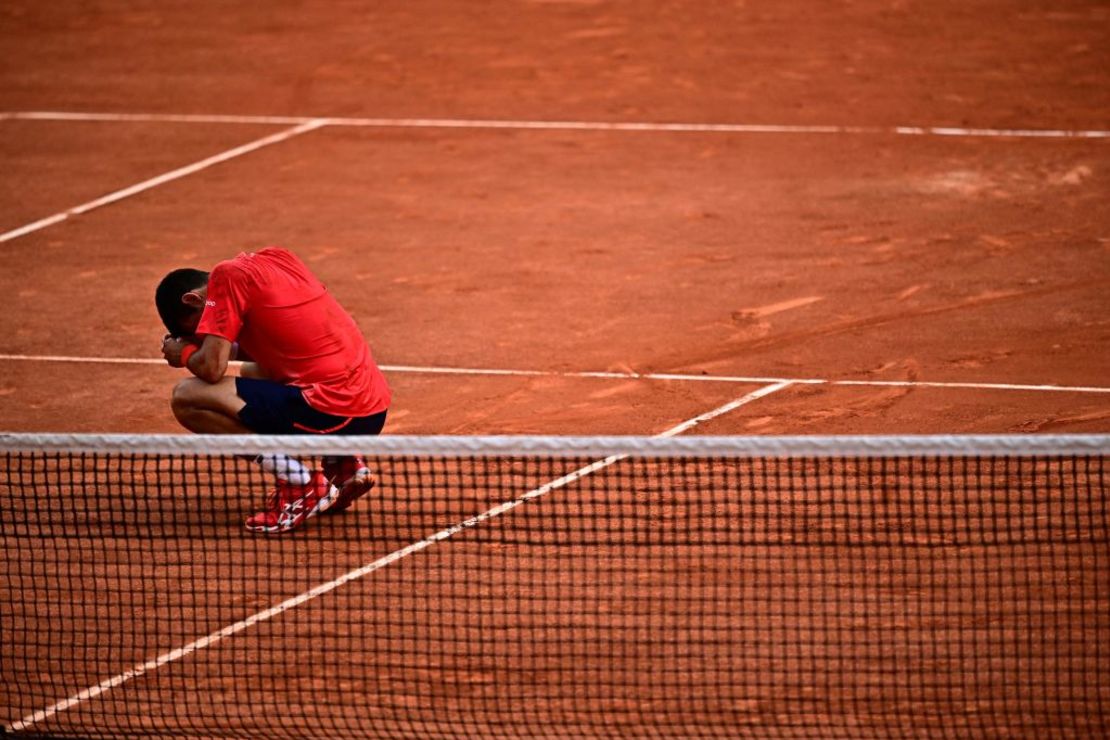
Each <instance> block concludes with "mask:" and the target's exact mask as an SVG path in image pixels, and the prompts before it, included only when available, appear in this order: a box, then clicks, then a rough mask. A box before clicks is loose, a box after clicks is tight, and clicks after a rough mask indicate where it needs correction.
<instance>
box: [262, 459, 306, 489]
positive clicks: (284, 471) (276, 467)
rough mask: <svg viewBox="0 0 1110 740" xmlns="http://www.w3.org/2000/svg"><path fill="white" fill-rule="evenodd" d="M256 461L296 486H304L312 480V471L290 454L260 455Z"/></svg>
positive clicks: (264, 468) (268, 470)
mask: <svg viewBox="0 0 1110 740" xmlns="http://www.w3.org/2000/svg"><path fill="white" fill-rule="evenodd" d="M254 461H255V462H256V463H258V464H259V465H261V466H262V469H263V470H265V471H266V472H267V473H273V474H274V475H276V476H277V478H278V480H280V481H285V482H286V483H291V484H293V485H294V486H304V485H307V484H308V482H309V481H310V480H312V472H311V471H310V470H309V469H308V468H306V467H305V466H304V465H302V464H301V462H300V461H299V460H295V459H293V458H291V457H289V456H288V455H259V456H258V457H256V458H255V459H254Z"/></svg>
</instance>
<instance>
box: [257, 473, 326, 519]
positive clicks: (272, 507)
mask: <svg viewBox="0 0 1110 740" xmlns="http://www.w3.org/2000/svg"><path fill="white" fill-rule="evenodd" d="M338 496H339V491H337V490H336V489H335V488H334V487H333V486H332V485H331V484H330V483H328V480H327V478H325V477H324V474H323V473H321V472H320V471H318V470H317V471H315V472H313V473H312V479H311V480H310V481H309V482H308V483H307V484H306V485H303V486H298V485H293V484H290V483H286V482H284V481H280V480H279V481H278V483H277V488H275V489H274V490H273V491H272V492H271V493H270V496H269V498H268V499H267V500H266V510H265V511H260V512H258V513H257V514H254V515H253V516H251V517H249V518H248V519H247V521H246V527H247V529H248V530H250V531H251V532H262V533H264V534H279V533H281V532H291V531H293V530H294V529H297V528H298V527H300V526H301V525H303V524H304V523H305V521H306V520H307V519H308V518H309V517H313V516H316V515H317V514H322V513H323V512H325V511H327V510H328V508H329V507H331V506H333V505H334V503H335V501H336V499H337V497H338Z"/></svg>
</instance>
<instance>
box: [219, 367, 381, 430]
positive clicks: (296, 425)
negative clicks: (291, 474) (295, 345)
mask: <svg viewBox="0 0 1110 740" xmlns="http://www.w3.org/2000/svg"><path fill="white" fill-rule="evenodd" d="M235 392H236V393H237V394H239V398H242V399H243V400H244V401H246V402H247V405H246V406H244V407H243V408H242V409H241V410H240V411H239V421H241V422H243V425H244V426H246V427H247V428H248V429H250V430H251V431H252V432H257V433H258V434H368V435H373V434H380V433H381V431H382V427H384V426H385V415H386V412H385V411H382V412H380V413H377V414H372V415H370V416H333V415H332V414H325V413H324V412H322V411H317V410H316V409H314V408H312V407H311V406H309V405H308V403H307V402H306V401H305V400H304V395H303V394H302V393H301V389H300V388H296V387H294V386H291V385H282V384H281V383H275V382H274V381H272V380H259V379H256V378H236V379H235Z"/></svg>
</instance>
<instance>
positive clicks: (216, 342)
mask: <svg viewBox="0 0 1110 740" xmlns="http://www.w3.org/2000/svg"><path fill="white" fill-rule="evenodd" d="M190 347H193V348H194V349H192V350H190V349H189V348H190ZM232 350H233V346H232V343H231V342H229V341H228V340H226V339H224V338H223V337H218V336H216V335H215V334H207V335H205V337H204V341H203V342H201V343H200V345H199V346H197V344H196V342H195V341H189V339H188V338H185V339H180V338H178V337H166V338H165V339H163V340H162V356H163V357H165V358H166V362H168V363H169V364H170V366H171V367H184V368H188V370H189V372H191V373H192V374H193V375H195V376H197V377H198V378H200V379H201V380H203V381H205V382H207V383H215V382H218V381H219V380H220V378H222V377H223V376H224V375H226V374H227V363H228V362H229V361H230V360H231V359H232Z"/></svg>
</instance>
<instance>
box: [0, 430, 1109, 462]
mask: <svg viewBox="0 0 1110 740" xmlns="http://www.w3.org/2000/svg"><path fill="white" fill-rule="evenodd" d="M25 452H39V453H52V452H78V453H88V454H98V453H106V454H154V455H160V454H166V455H177V454H190V455H260V454H287V455H343V454H351V453H354V452H357V453H360V454H365V455H383V456H387V455H406V456H410V457H474V456H476V457H487V456H490V457H493V456H496V457H504V456H522V457H524V456H531V455H543V456H547V457H582V456H596V457H609V456H613V455H625V456H629V457H683V458H686V457H818V458H821V457H842V456H850V457H867V456H876V455H881V456H883V457H927V456H937V457H948V456H953V455H956V456H962V455H981V456H1015V455H1017V456H1031V455H1067V456H1105V455H1108V454H1110V434H1057V435H1028V434H998V435H960V434H955V435H836V436H817V435H813V436H731V437H720V436H704V437H668V438H661V437H644V436H589V437H578V436H447V435H432V436H417V435H386V436H380V437H373V436H346V437H344V436H313V435H292V436H263V435H203V434H197V435H171V434H25V433H0V453H25Z"/></svg>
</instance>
